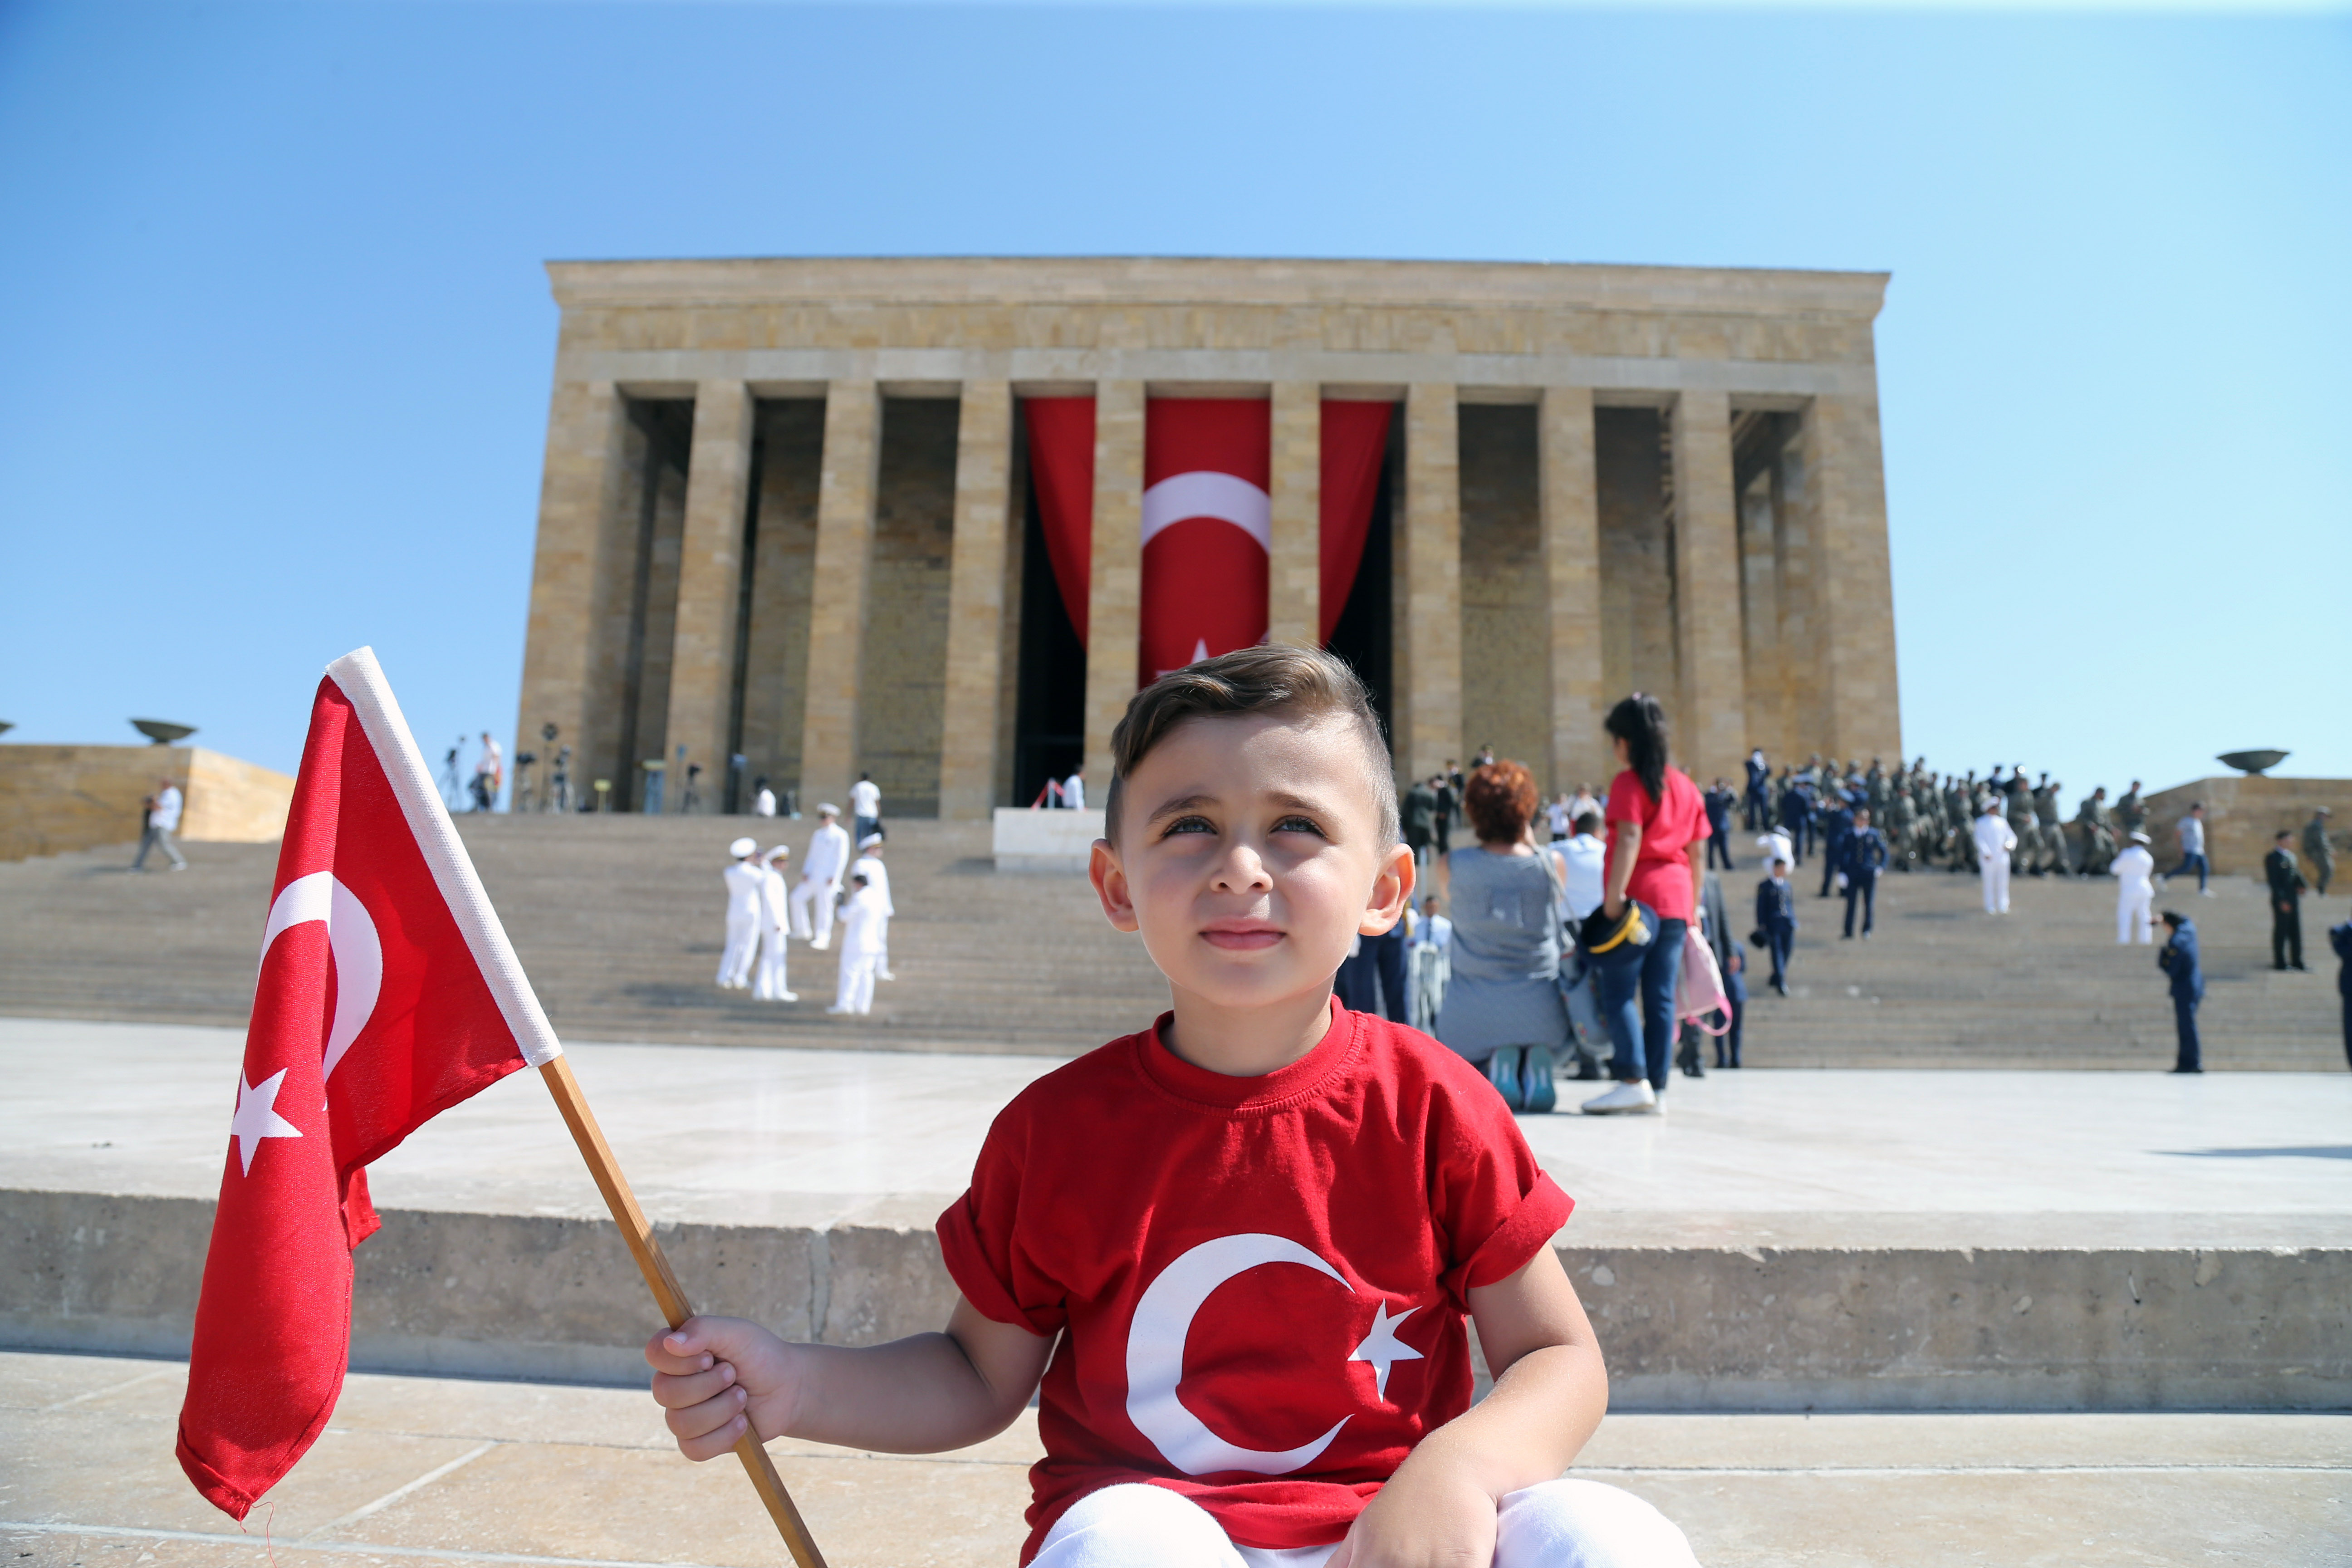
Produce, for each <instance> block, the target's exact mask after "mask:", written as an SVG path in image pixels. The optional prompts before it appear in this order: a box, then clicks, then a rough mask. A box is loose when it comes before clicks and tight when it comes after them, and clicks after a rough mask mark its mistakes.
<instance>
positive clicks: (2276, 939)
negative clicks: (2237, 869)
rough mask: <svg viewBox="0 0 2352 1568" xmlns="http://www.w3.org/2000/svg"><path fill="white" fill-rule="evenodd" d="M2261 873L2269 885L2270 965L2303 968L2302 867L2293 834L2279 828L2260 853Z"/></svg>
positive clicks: (2303, 881)
mask: <svg viewBox="0 0 2352 1568" xmlns="http://www.w3.org/2000/svg"><path fill="white" fill-rule="evenodd" d="M2263 877H2265V878H2266V879H2269V882H2270V885H2271V967H2272V968H2273V969H2302V968H2303V966H2304V965H2303V890H2304V889H2305V888H2308V887H2310V886H2311V884H2310V883H2309V882H2306V881H2305V880H2304V877H2303V868H2302V867H2301V866H2299V865H2297V864H2296V863H2295V858H2294V834H2292V833H2289V832H2288V831H2287V830H2286V829H2284V828H2281V829H2279V831H2278V835H2277V837H2274V838H2273V839H2272V841H2271V852H2270V853H2269V854H2267V855H2265V856H2263Z"/></svg>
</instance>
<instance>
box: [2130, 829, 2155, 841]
mask: <svg viewBox="0 0 2352 1568" xmlns="http://www.w3.org/2000/svg"><path fill="white" fill-rule="evenodd" d="M2132 842H2133V843H2135V844H2147V843H2150V842H2152V840H2151V839H2150V838H2149V837H2148V836H2147V834H2145V833H2142V832H2141V831H2140V830H2139V829H2138V828H2137V827H2135V828H2133V829H2132Z"/></svg>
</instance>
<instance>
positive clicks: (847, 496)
mask: <svg viewBox="0 0 2352 1568" xmlns="http://www.w3.org/2000/svg"><path fill="white" fill-rule="evenodd" d="M881 452H882V395H881V390H880V389H879V388H878V387H877V386H876V385H875V384H874V383H872V382H870V381H836V382H835V383H833V384H831V385H830V386H828V387H826V388H825V395H824V458H823V460H822V463H821V466H820V468H819V469H818V479H817V498H816V563H815V565H814V568H813V569H812V570H811V573H810V605H809V658H808V672H809V673H808V697H807V700H806V704H805V711H806V717H805V718H804V719H803V721H802V725H801V809H802V810H803V811H807V812H813V811H814V810H815V809H816V805H817V803H818V802H819V801H820V800H826V801H831V802H832V803H833V804H835V805H839V806H840V807H841V808H842V809H843V810H844V811H847V810H848V809H849V807H848V805H847V804H846V803H847V801H848V798H849V784H850V777H849V775H850V774H851V773H855V772H856V768H857V685H858V673H859V670H860V669H861V668H863V666H864V664H865V661H866V660H865V655H866V584H867V583H868V582H869V580H870V579H871V578H872V576H873V571H874V489H875V478H876V474H877V466H878V464H879V462H880V459H881Z"/></svg>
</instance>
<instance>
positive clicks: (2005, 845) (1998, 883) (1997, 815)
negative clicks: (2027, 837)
mask: <svg viewBox="0 0 2352 1568" xmlns="http://www.w3.org/2000/svg"><path fill="white" fill-rule="evenodd" d="M1971 836H1972V837H1974V838H1975V840H1976V847H1977V873H1978V875H1979V876H1980V877H1982V878H1983V879H1984V907H1985V913H1987V914H1989V915H2005V914H2007V913H2009V852H2010V851H2011V850H2012V849H2014V848H2016V847H2017V830H2016V829H2015V828H2012V827H2011V826H2010V825H2009V818H2008V817H2006V816H2002V815H2001V799H2000V795H1992V796H1990V798H1989V799H1987V801H1986V802H1985V808H1984V815H1983V816H1979V817H1978V818H1977V823H1976V826H1975V827H1974V828H1973V829H1972V830H1971Z"/></svg>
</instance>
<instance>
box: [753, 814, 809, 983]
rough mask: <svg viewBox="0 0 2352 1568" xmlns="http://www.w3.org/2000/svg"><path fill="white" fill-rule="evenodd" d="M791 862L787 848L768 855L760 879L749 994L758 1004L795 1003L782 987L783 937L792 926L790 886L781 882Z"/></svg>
mask: <svg viewBox="0 0 2352 1568" xmlns="http://www.w3.org/2000/svg"><path fill="white" fill-rule="evenodd" d="M792 858H793V851H792V847H790V846H789V845H784V844H779V845H777V846H776V847H774V848H773V849H771V850H769V851H768V858H767V859H766V860H765V861H764V862H763V863H762V865H761V876H760V960H759V963H758V965H757V967H756V968H755V970H754V976H755V977H754V978H753V980H752V982H751V994H752V995H754V996H756V997H758V998H759V999H760V1000H761V1001H762V1002H797V1001H799V1000H800V998H799V997H798V996H795V995H793V993H792V991H791V989H790V988H789V987H787V986H786V985H785V984H784V933H785V931H787V930H788V929H789V928H790V927H791V925H792V915H791V912H790V906H791V902H792V884H791V883H790V882H787V881H786V880H785V879H784V869H785V863H786V862H788V861H789V860H791V859H792Z"/></svg>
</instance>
